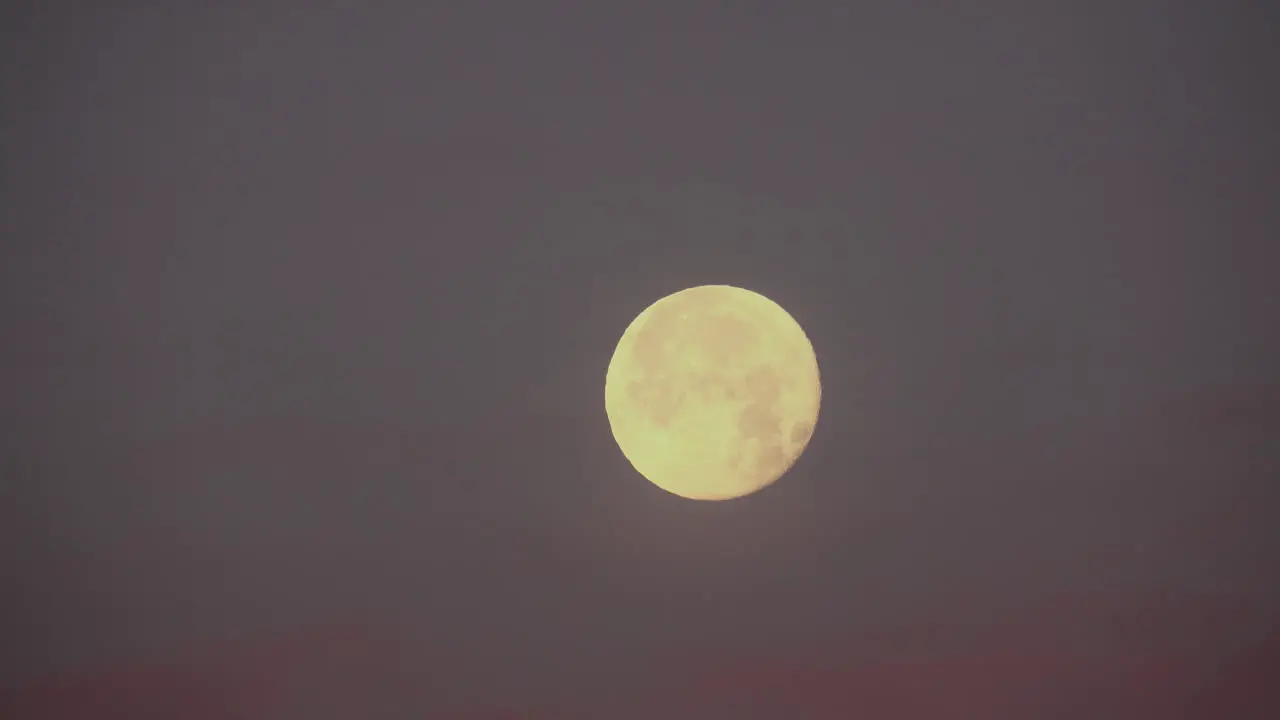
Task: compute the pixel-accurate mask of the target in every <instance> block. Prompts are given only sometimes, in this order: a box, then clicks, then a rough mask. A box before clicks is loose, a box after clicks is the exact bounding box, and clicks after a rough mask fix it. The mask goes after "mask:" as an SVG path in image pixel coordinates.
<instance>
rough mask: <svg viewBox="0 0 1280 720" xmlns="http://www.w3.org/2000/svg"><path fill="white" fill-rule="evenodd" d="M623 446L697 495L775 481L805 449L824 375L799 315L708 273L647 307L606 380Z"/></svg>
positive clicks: (725, 496) (711, 496)
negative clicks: (712, 281)
mask: <svg viewBox="0 0 1280 720" xmlns="http://www.w3.org/2000/svg"><path fill="white" fill-rule="evenodd" d="M604 397H605V412H606V413H607V415H608V417H609V426H610V429H611V430H612V432H613V437H614V439H615V440H617V442H618V447H619V448H621V450H622V454H623V455H625V456H626V458H627V460H628V461H630V463H631V465H632V466H633V467H634V468H635V469H636V471H637V472H639V473H640V474H641V475H642V476H644V477H645V478H646V479H648V480H649V481H650V482H652V483H653V484H654V485H657V486H658V487H660V488H662V489H663V490H666V491H668V492H670V493H673V494H675V495H679V496H681V497H684V498H689V499H693V500H729V499H732V498H737V497H742V496H745V495H750V494H751V493H754V492H757V491H759V490H761V489H762V488H764V487H766V486H768V485H771V484H772V483H773V482H775V481H776V480H777V479H778V478H780V477H782V475H783V474H784V473H786V472H787V470H789V469H790V468H791V467H792V465H793V464H794V463H795V462H796V460H797V459H798V458H799V457H800V455H801V453H803V452H804V450H805V448H806V447H807V446H808V444H809V439H810V437H812V435H813V430H814V427H815V426H816V424H817V421H818V409H819V406H820V404H821V398H822V383H821V380H820V377H819V374H818V361H817V357H816V356H815V355H814V351H813V345H812V344H811V343H810V342H809V338H808V336H806V335H805V333H804V330H803V329H802V328H801V327H800V324H799V323H798V322H796V320H795V319H794V318H793V317H792V316H791V315H790V314H788V313H787V311H786V310H783V309H782V307H780V306H779V305H778V304H776V303H774V302H773V301H772V300H770V299H769V298H766V297H764V296H763V295H760V294H758V293H755V292H752V291H750V290H744V289H742V288H737V287H733V286H729V285H702V286H699V287H693V288H689V289H687V290H681V291H680V292H677V293H674V294H672V295H668V296H667V297H664V298H662V299H660V300H658V301H657V302H655V303H653V304H652V305H650V306H649V307H647V308H645V309H644V311H643V312H641V313H640V314H639V315H638V316H636V318H635V320H633V321H632V322H631V324H630V325H628V326H627V328H626V330H625V331H624V332H623V333H622V338H621V340H619V341H618V346H617V348H616V349H615V350H614V352H613V357H612V358H611V359H610V361H609V369H608V371H607V372H606V374H605V384H604Z"/></svg>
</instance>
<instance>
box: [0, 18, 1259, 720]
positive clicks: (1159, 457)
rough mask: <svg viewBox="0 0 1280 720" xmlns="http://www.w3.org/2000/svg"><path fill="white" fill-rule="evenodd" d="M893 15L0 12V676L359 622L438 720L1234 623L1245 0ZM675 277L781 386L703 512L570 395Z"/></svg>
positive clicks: (1247, 509)
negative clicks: (1037, 615) (759, 321)
mask: <svg viewBox="0 0 1280 720" xmlns="http://www.w3.org/2000/svg"><path fill="white" fill-rule="evenodd" d="M624 5H625V6H626V7H623V6H624ZM935 5H937V7H932V8H930V9H914V5H913V4H912V3H904V2H889V1H883V2H882V1H876V2H861V3H851V2H822V3H819V2H811V3H781V2H747V1H745V0H744V1H742V2H737V3H709V2H698V1H694V0H686V1H684V2H680V3H594V4H593V3H569V2H528V3H514V2H513V3H499V4H493V3H462V2H458V3H428V2H392V3H378V4H352V3H335V2H312V3H301V2H269V1H267V0H260V1H258V2H221V3H200V4H198V7H197V5H196V4H166V3H146V2H140V1H139V2H113V3H98V4H92V5H91V4H81V7H80V9H79V10H75V11H73V10H71V9H69V8H68V7H61V6H60V7H55V5H54V4H51V3H35V2H28V3H11V4H10V5H8V6H6V9H5V11H4V12H5V13H6V14H7V16H6V18H5V19H4V20H3V21H2V23H0V26H2V27H3V28H4V30H3V31H2V32H3V33H4V34H3V36H0V41H2V42H0V48H2V49H0V53H3V57H4V58H5V66H4V70H3V71H2V73H3V74H2V75H0V82H3V86H2V88H3V96H4V97H5V98H6V101H5V102H4V103H3V105H4V109H3V110H0V123H2V124H0V143H2V144H0V150H2V154H0V172H2V173H3V174H2V175H0V183H2V185H0V223H2V226H0V234H3V237H4V246H3V250H0V252H2V253H3V254H2V255H0V281H2V283H3V284H2V285H0V292H3V296H2V297H3V303H4V305H3V319H4V322H5V327H6V331H5V335H4V337H5V341H4V343H3V345H0V362H2V363H3V370H4V379H5V386H6V387H7V388H8V389H7V390H6V393H5V395H4V402H3V404H2V405H0V413H3V415H0V420H3V423H4V427H5V428H6V432H5V434H6V436H7V437H5V440H4V447H3V456H4V458H5V467H4V468H3V469H2V470H0V472H2V473H3V481H4V486H3V487H4V501H3V504H2V505H0V510H2V511H3V516H2V518H0V539H3V542H4V547H5V548H6V557H5V565H6V567H9V568H10V571H9V573H7V578H6V581H5V587H4V595H5V598H6V600H5V611H4V614H3V625H0V629H2V631H3V637H4V638H5V641H4V642H0V684H8V683H21V682H25V681H26V680H27V679H30V678H33V677H35V676H37V675H42V674H48V673H58V672H70V671H71V669H73V668H92V667H107V666H111V665H112V664H115V663H127V662H141V661H155V662H163V661H164V658H166V657H169V656H170V655H171V654H173V653H179V652H185V651H186V649H189V648H198V647H212V646H215V645H217V644H218V643H222V642H228V641H232V640H236V639H238V638H248V637H257V636H264V637H266V636H272V635H273V634H275V633H281V632H294V631H295V630H296V629H297V628H306V627H312V626H327V625H328V624H331V623H344V622H348V621H349V620H350V619H351V618H358V619H360V620H358V622H364V621H372V620H376V622H377V623H378V624H380V625H379V626H386V627H394V628H396V631H395V633H396V634H397V635H398V636H399V637H400V640H401V641H403V642H405V643H407V644H408V645H409V646H411V647H414V648H416V649H417V650H418V651H420V652H421V653H423V654H425V655H430V656H431V657H433V658H437V659H438V660H437V662H440V663H443V665H442V667H443V666H447V667H449V670H448V672H449V673H450V677H451V678H453V679H450V680H449V681H447V682H444V681H442V682H443V684H444V685H445V686H447V690H442V691H441V692H442V693H444V694H446V695H449V697H450V698H451V699H450V700H449V702H450V703H453V702H455V701H456V702H463V701H464V700H465V699H466V697H474V698H485V699H486V701H487V702H492V703H496V704H497V705H502V706H512V707H516V706H520V704H521V703H525V702H528V703H552V704H555V703H559V702H561V701H564V702H565V703H571V702H580V703H582V705H583V706H584V707H585V706H589V705H590V704H591V703H593V702H604V699H606V698H609V697H611V696H612V694H613V693H621V692H626V691H629V689H635V688H636V687H640V686H644V685H645V684H647V683H659V682H665V681H660V680H659V679H658V678H659V677H661V676H663V672H662V671H663V670H670V665H669V663H668V661H667V660H663V658H671V657H681V656H686V655H687V656H688V657H724V658H733V657H737V656H738V655H740V654H741V655H751V656H753V657H754V656H761V655H769V654H771V653H772V654H774V655H776V656H778V657H792V656H808V655H814V656H821V657H829V656H831V655H832V654H833V653H835V654H839V652H840V649H841V648H846V647H850V646H856V645H857V642H858V641H857V638H858V637H860V635H859V633H865V632H871V631H873V630H874V629H875V628H876V627H878V626H879V625H880V624H882V623H894V624H895V625H904V624H905V625H910V624H911V623H913V622H917V621H918V622H921V623H925V624H926V625H929V626H936V625H947V624H948V623H953V622H954V623H961V624H963V623H965V622H973V621H974V618H980V617H983V616H984V615H985V616H992V615H996V614H998V613H1001V612H1005V611H1007V609H1008V608H1011V607H1023V606H1033V605H1040V604H1045V603H1048V604H1052V598H1054V597H1055V596H1057V595H1058V594H1060V593H1062V592H1068V591H1069V592H1071V593H1073V594H1088V595H1095V594H1097V595H1109V594H1115V595H1116V596H1122V597H1126V598H1132V597H1148V596H1149V597H1162V598H1167V597H1169V596H1170V595H1177V594H1179V593H1186V594H1188V596H1193V595H1194V596H1195V597H1202V596H1204V595H1206V594H1208V595H1219V594H1221V595H1224V596H1229V598H1230V601H1231V602H1236V601H1238V600H1239V601H1248V602H1258V603H1262V604H1263V605H1264V606H1269V605H1268V604H1269V603H1274V602H1275V600H1276V598H1277V595H1278V593H1277V590H1278V588H1277V583H1276V575H1275V573H1274V572H1273V570H1272V569H1273V567H1278V566H1280V546H1278V544H1277V539H1276V533H1275V532H1274V531H1273V530H1270V529H1269V527H1268V525H1269V522H1271V521H1273V520H1274V518H1275V514H1274V509H1275V503H1276V502H1277V500H1278V499H1280V498H1278V496H1277V495H1278V494H1277V491H1276V490H1275V488H1274V482H1273V480H1274V478H1275V477H1276V476H1278V475H1280V473H1278V472H1277V466H1278V465H1280V453H1277V451H1276V449H1275V448H1276V447H1280V440H1277V437H1278V435H1277V434H1278V433H1280V420H1277V410H1276V408H1277V406H1280V396H1277V394H1276V390H1275V388H1276V387H1277V386H1278V385H1280V383H1277V373H1276V370H1275V369H1276V368H1278V367H1280V322H1278V321H1277V318H1278V317H1280V301H1278V300H1277V298H1278V297H1280V294H1278V293H1277V292H1276V290H1275V282H1276V281H1275V277H1276V267H1277V263H1280V252H1277V250H1276V245H1275V237H1276V232H1277V227H1278V223H1277V219H1278V217H1277V207H1276V203H1275V199H1276V197H1277V196H1278V195H1280V172H1278V171H1277V168H1278V167H1280V141H1278V140H1277V135H1276V132H1275V129H1276V128H1277V127H1280V103H1277V101H1276V99H1275V97H1274V94H1275V88H1276V87H1277V86H1280V82H1278V81H1277V78H1276V75H1275V73H1274V72H1272V71H1271V70H1270V68H1271V67H1273V66H1275V67H1280V62H1277V58H1276V56H1277V55H1278V54H1280V53H1277V49H1278V48H1280V30H1278V27H1280V25H1278V24H1277V22H1278V21H1277V16H1276V15H1275V13H1274V12H1272V11H1269V10H1266V9H1264V7H1263V6H1264V4H1263V3H1228V2H1223V3H1191V2H1167V1H1166V2H1155V1H1154V0H1153V1H1151V2H1125V1H1121V0H1116V1H1113V2H1106V3H1101V2H1099V3H1088V4H1081V3H1069V2H1038V3H1037V2H1005V1H1004V0H1000V1H995V2H983V3H969V4H964V3H949V4H946V7H945V8H944V7H942V6H941V5H940V4H935ZM180 6H181V7H180ZM15 100H16V102H14V101H15ZM706 283H727V284H733V285H740V286H743V287H747V288H750V289H752V290H755V291H758V292H761V293H763V294H765V295H767V296H769V297H771V298H773V299H774V300H776V301H777V302H779V303H780V304H782V305H783V306H784V307H786V308H787V309H788V310H789V311H790V312H791V313H792V314H793V315H794V316H795V317H796V318H797V319H798V320H799V321H800V322H801V324H803V325H804V326H805V328H806V331H807V332H808V333H809V335H810V338H811V339H812V341H813V343H814V345H815V348H816V351H817V353H818V357H819V362H820V363H821V367H822V371H823V381H824V396H823V414H822V417H821V419H820V421H819V426H818V429H817V432H816V435H815V438H814V440H813V442H812V444H811V445H810V448H809V451H808V453H807V454H806V455H805V457H804V458H803V459H802V461H801V462H800V463H799V465H798V466H797V467H796V468H795V470H794V471H793V472H792V473H791V474H790V475H788V476H787V477H786V478H784V480H782V481H781V482H779V483H778V484H776V485H775V486H773V487H771V488H769V489H768V490H766V491H764V492H761V493H759V494H758V495H755V496H752V497H750V498H748V499H745V500H742V501H736V502H731V503H723V504H702V503H691V502H688V501H683V500H680V499H678V498H676V497H674V496H670V495H667V494H665V493H663V492H662V491H660V490H658V489H657V488H655V487H652V486H651V485H649V484H648V483H646V482H645V481H643V480H642V479H641V478H640V477H639V476H637V475H636V474H635V473H634V471H632V470H631V468H630V467H629V465H627V464H626V461H625V460H624V459H623V458H622V456H621V455H620V453H619V452H618V450H617V448H616V446H615V445H614V444H613V442H612V439H611V437H610V435H609V431H608V427H607V422H606V419H605V416H604V408H603V378H604V370H605V365H606V363H607V361H608V358H609V355H610V353H611V351H612V349H613V345H614V343H615V342H616V340H617V338H618V337H619V335H620V334H621V332H622V330H623V328H624V327H625V326H626V324H627V322H629V321H630V319H631V318H632V317H634V315H635V314H636V313H638V312H639V311H640V310H641V309H643V308H644V307H645V306H646V305H647V304H648V303H650V302H652V301H653V300H654V299H656V298H658V297H660V296H662V295H665V294H668V293H670V292H673V291H675V290H678V289H681V288H683V287H687V286H691V285H697V284H706ZM1261 393H1269V394H1267V395H1261ZM1258 397H1262V398H1263V399H1262V400H1257V398H1258ZM1251 398H1252V399H1251ZM1242 407H1243V408H1244V410H1239V408H1242ZM1232 408H1235V409H1236V410H1235V411H1233V410H1232ZM975 642H976V641H975ZM1224 642H1225V640H1224ZM979 644H980V643H979ZM1221 652H1225V651H1221ZM148 659H150V660H148ZM455 695H456V696H458V697H455ZM459 698H462V699H459ZM424 712H425V711H424ZM797 717H798V716H797Z"/></svg>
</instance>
